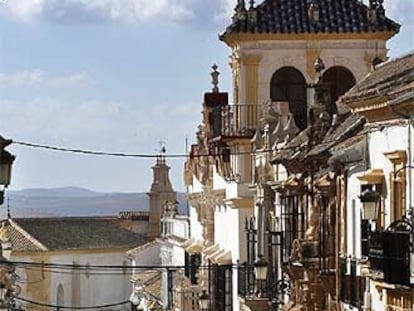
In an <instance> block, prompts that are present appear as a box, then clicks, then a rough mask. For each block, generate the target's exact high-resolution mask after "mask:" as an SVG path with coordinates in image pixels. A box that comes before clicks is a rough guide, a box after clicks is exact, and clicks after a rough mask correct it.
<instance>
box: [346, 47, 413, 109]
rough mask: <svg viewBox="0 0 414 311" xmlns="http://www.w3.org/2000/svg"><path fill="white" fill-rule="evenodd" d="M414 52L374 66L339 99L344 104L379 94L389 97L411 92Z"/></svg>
mask: <svg viewBox="0 0 414 311" xmlns="http://www.w3.org/2000/svg"><path fill="white" fill-rule="evenodd" d="M413 82H414V53H410V54H408V55H406V56H402V57H400V58H397V59H393V60H390V61H388V62H386V63H383V64H381V65H379V66H377V67H376V69H375V70H374V71H372V72H370V73H369V74H368V75H367V76H366V77H365V78H363V79H362V80H361V81H360V82H358V83H357V84H356V85H355V86H354V87H353V88H352V89H351V90H349V91H348V92H347V93H346V94H345V95H344V96H343V97H342V98H341V99H340V101H341V102H343V103H346V104H349V103H352V102H353V101H361V100H365V99H368V98H372V97H377V96H381V95H385V94H387V95H389V96H391V97H393V96H394V97H396V96H401V95H403V94H404V93H406V92H408V93H412V92H413V86H414V84H413Z"/></svg>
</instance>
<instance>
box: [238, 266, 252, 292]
mask: <svg viewBox="0 0 414 311" xmlns="http://www.w3.org/2000/svg"><path fill="white" fill-rule="evenodd" d="M237 277H238V294H239V296H240V297H243V298H246V297H250V296H253V295H254V294H255V291H256V278H255V275H254V266H253V265H251V264H250V265H249V264H247V263H243V264H240V265H238V267H237Z"/></svg>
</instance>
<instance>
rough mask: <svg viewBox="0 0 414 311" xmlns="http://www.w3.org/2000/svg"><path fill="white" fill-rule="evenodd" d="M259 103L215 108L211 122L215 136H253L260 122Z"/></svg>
mask: <svg viewBox="0 0 414 311" xmlns="http://www.w3.org/2000/svg"><path fill="white" fill-rule="evenodd" d="M258 111H259V110H258V106H257V105H228V106H219V107H216V108H213V110H212V113H211V124H212V129H213V137H214V138H218V137H221V138H244V137H246V138H251V137H253V135H254V133H255V131H256V128H257V124H258V119H259V118H258Z"/></svg>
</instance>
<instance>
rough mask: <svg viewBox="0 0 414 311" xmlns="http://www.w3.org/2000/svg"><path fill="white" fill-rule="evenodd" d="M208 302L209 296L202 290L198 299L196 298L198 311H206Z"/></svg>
mask: <svg viewBox="0 0 414 311" xmlns="http://www.w3.org/2000/svg"><path fill="white" fill-rule="evenodd" d="M209 302H210V296H209V295H208V294H207V292H206V291H205V290H203V292H202V293H201V295H200V297H198V303H199V307H200V310H201V311H207V310H208V305H209Z"/></svg>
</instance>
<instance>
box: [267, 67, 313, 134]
mask: <svg viewBox="0 0 414 311" xmlns="http://www.w3.org/2000/svg"><path fill="white" fill-rule="evenodd" d="M270 99H271V100H272V101H275V102H289V109H290V112H291V113H292V114H293V116H294V119H295V123H296V125H297V126H298V127H299V128H300V129H302V130H303V129H304V128H306V125H307V110H308V109H307V103H306V81H305V78H304V77H303V75H302V73H301V72H300V71H299V70H297V69H296V68H294V67H283V68H280V69H279V70H277V71H276V72H275V73H274V74H273V77H272V80H271V82H270Z"/></svg>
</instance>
